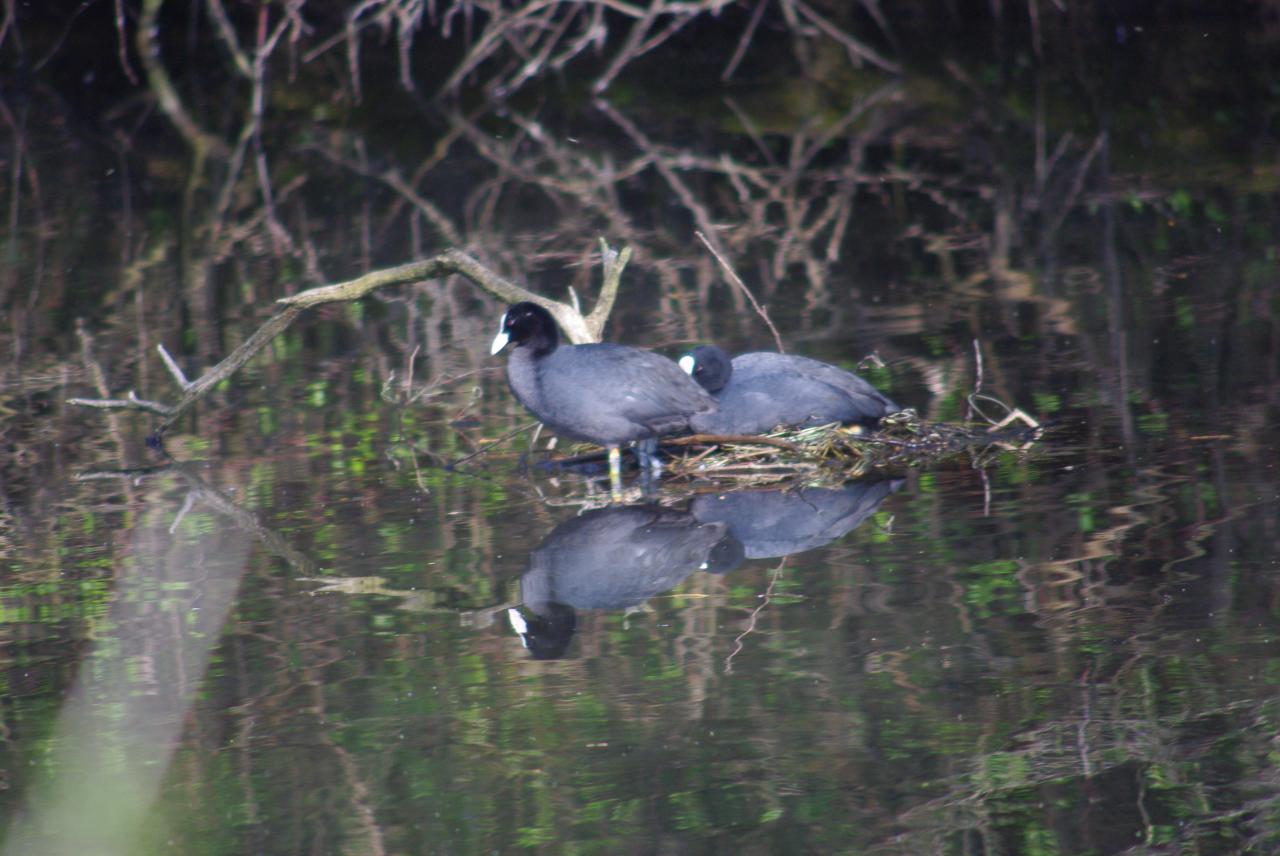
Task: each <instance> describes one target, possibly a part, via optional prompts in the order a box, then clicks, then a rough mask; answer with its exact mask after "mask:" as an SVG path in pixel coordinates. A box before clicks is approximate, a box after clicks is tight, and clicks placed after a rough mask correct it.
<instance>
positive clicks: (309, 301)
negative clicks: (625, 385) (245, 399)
mask: <svg viewBox="0 0 1280 856" xmlns="http://www.w3.org/2000/svg"><path fill="white" fill-rule="evenodd" d="M600 249H601V258H602V261H603V264H604V284H603V286H602V287H601V290H600V296H599V298H598V299H597V301H596V306H595V309H594V310H593V311H592V312H591V313H590V315H587V316H584V315H583V314H582V313H581V312H580V311H579V310H578V309H577V308H576V307H575V306H572V305H570V304H568V303H562V302H560V301H557V300H551V299H550V298H546V297H543V296H541V295H538V294H534V293H533V292H531V291H529V290H527V289H525V288H522V287H521V286H518V285H516V284H515V283H513V282H511V281H510V280H507V279H505V278H503V277H502V276H500V275H498V274H497V273H495V272H494V271H492V270H490V269H489V268H488V267H486V266H485V265H483V264H481V263H480V262H479V261H477V260H476V259H475V258H473V257H471V256H470V255H468V254H466V253H464V252H463V251H461V250H447V251H445V252H443V253H441V254H440V255H438V256H434V257H432V258H429V259H425V260H423V261H419V262H412V263H410V264H406V265H400V266H399V267H394V268H386V269H383V270H376V271H371V272H370V273H367V274H365V275H364V276H361V277H357V278H356V279H353V280H348V281H346V282H339V283H334V284H332V285H324V286H319V287H317V288H311V289H308V290H306V291H303V292H300V293H299V294H295V295H293V296H292V297H286V298H283V299H281V300H279V301H277V302H278V303H279V304H281V306H282V307H283V308H281V309H280V310H279V311H278V312H276V314H275V315H272V316H271V317H270V318H268V319H267V320H266V321H265V322H263V324H262V326H261V327H259V328H258V329H257V330H256V331H254V333H253V335H252V336H250V337H249V338H248V339H246V340H245V341H244V342H243V343H242V344H241V345H240V346H239V347H238V348H236V349H235V350H234V351H232V352H231V354H230V355H229V356H227V357H226V358H225V359H224V360H222V361H221V362H220V363H218V364H217V365H215V366H213V367H212V368H211V369H209V370H208V371H206V372H205V373H204V374H202V375H201V376H200V377H199V378H197V379H196V380H194V381H189V380H188V379H187V377H186V375H184V374H183V372H182V370H181V369H180V368H179V367H178V365H177V363H176V362H175V361H174V360H173V358H172V357H170V356H169V354H168V352H167V351H165V350H164V346H163V345H161V346H158V347H159V351H160V356H161V359H162V360H163V361H164V363H165V366H166V367H167V368H168V369H169V373H170V375H171V376H172V378H173V380H174V382H175V383H176V384H177V385H178V387H179V389H181V390H182V397H181V398H180V399H179V400H178V402H177V403H176V404H173V405H169V404H165V403H163V402H157V401H148V400H145V399H141V398H139V397H138V396H137V395H136V394H135V393H134V392H133V391H132V390H130V392H129V393H128V396H127V397H126V398H106V397H105V393H104V392H103V390H101V389H100V390H99V392H100V394H104V397H103V398H72V399H68V401H67V403H68V404H73V405H77V406H80V407H92V408H97V409H100V410H139V411H143V412H146V413H152V414H156V415H158V416H161V417H163V419H162V420H161V422H160V424H159V426H158V427H157V428H156V433H155V436H156V437H157V438H158V437H160V436H162V435H163V434H164V432H165V431H167V430H168V429H169V428H170V426H172V425H173V424H174V423H175V422H176V421H177V420H178V419H180V418H181V417H182V416H183V415H184V414H185V413H186V412H187V411H188V410H190V409H191V408H192V407H193V406H194V405H195V404H196V402H198V401H199V400H200V399H202V398H204V397H205V396H206V395H208V393H209V391H210V390H212V389H213V388H214V387H215V386H217V385H218V384H219V383H221V382H222V381H224V380H226V379H227V378H228V377H230V376H231V375H233V374H235V373H236V372H237V371H239V370H240V368H241V367H242V366H244V364H245V363H247V362H248V361H249V360H250V359H252V358H253V357H254V356H255V355H256V354H257V353H258V352H259V351H261V350H262V349H263V348H265V347H266V346H267V344H268V343H269V342H271V340H272V339H274V338H275V337H276V336H278V335H280V334H281V333H282V332H284V330H285V329H287V328H288V327H289V325H290V324H292V323H293V321H294V319H296V318H297V317H298V316H299V315H301V314H302V312H303V311H304V310H305V309H309V308H311V307H314V306H323V305H324V304H326V303H349V302H352V301H355V300H359V299H361V298H362V297H365V296H366V295H368V294H371V293H372V292H373V291H375V290H377V289H379V288H385V287H387V286H391V285H404V284H407V283H411V282H419V281H421V280H424V279H438V278H441V277H446V276H450V275H452V274H461V275H462V276H465V277H466V278H467V279H469V280H471V281H472V282H473V283H475V284H476V285H477V286H479V287H480V288H481V289H482V290H484V291H486V292H488V293H489V294H492V295H493V296H495V297H497V298H498V299H499V300H502V301H505V302H507V303H517V302H519V301H522V300H528V301H532V302H534V303H537V304H539V305H540V306H543V307H545V308H546V309H547V310H548V311H549V312H551V314H552V315H553V316H554V317H555V319H556V321H557V322H558V323H559V324H560V327H561V328H562V329H563V330H564V331H565V334H566V336H567V337H568V338H569V339H570V340H571V341H572V342H574V343H576V344H580V343H584V342H598V341H599V340H600V333H601V331H602V330H603V328H604V323H605V321H606V320H607V318H608V315H609V311H610V309H612V307H613V303H614V299H615V298H616V297H617V292H618V285H619V282H620V280H621V277H622V271H623V269H624V268H625V267H626V265H627V262H628V260H630V258H631V249H630V247H624V248H623V249H622V250H621V251H615V250H613V249H612V248H611V247H610V246H609V245H608V244H607V243H606V242H605V241H604V239H601V241H600Z"/></svg>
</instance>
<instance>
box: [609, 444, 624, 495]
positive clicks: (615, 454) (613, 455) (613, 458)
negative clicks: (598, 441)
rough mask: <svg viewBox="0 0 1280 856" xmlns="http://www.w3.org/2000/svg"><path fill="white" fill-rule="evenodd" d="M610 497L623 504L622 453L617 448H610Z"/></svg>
mask: <svg viewBox="0 0 1280 856" xmlns="http://www.w3.org/2000/svg"><path fill="white" fill-rule="evenodd" d="M609 495H610V497H611V498H612V499H613V501H614V502H615V503H618V504H619V505H621V504H622V453H621V452H619V451H618V447H617V446H610V447H609Z"/></svg>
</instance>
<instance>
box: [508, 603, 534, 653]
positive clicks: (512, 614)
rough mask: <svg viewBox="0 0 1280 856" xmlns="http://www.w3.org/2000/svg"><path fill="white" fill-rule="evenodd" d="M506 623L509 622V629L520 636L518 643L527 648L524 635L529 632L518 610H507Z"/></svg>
mask: <svg viewBox="0 0 1280 856" xmlns="http://www.w3.org/2000/svg"><path fill="white" fill-rule="evenodd" d="M507 621H509V622H511V629H512V630H514V631H515V632H516V633H518V634H519V635H520V641H521V643H522V644H523V645H524V647H526V648H528V647H529V641H528V639H526V638H525V635H526V634H527V633H528V632H529V624H528V622H526V621H525V620H524V616H523V615H521V614H520V610H518V609H508V610H507Z"/></svg>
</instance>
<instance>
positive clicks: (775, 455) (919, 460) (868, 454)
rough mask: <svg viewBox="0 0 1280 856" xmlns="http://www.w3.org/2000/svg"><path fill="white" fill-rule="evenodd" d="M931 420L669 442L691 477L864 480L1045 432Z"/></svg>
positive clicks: (903, 415)
mask: <svg viewBox="0 0 1280 856" xmlns="http://www.w3.org/2000/svg"><path fill="white" fill-rule="evenodd" d="M1033 422H1034V421H1033V420H1030V419H1029V418H1026V423H1027V424H1025V425H1019V426H1016V427H1013V428H1009V427H1006V426H1005V425H1004V424H1000V425H995V426H991V425H959V424H952V423H945V422H925V421H924V420H922V419H921V418H920V417H919V416H918V415H916V412H915V411H914V410H904V411H902V412H900V413H895V414H892V415H890V416H886V417H885V418H884V419H882V420H881V421H880V424H879V426H878V427H877V428H876V430H874V431H862V430H859V429H857V428H849V427H845V426H842V425H840V424H838V423H837V424H832V425H819V426H814V427H811V428H800V429H792V430H786V431H777V432H774V433H772V434H767V435H763V436H760V437H754V436H725V435H709V434H696V435H693V436H690V437H679V438H675V439H669V440H667V441H665V442H664V443H663V447H664V448H665V449H666V450H667V451H668V452H671V453H672V455H673V457H672V460H671V461H670V462H669V463H668V468H669V470H670V471H671V472H672V473H674V474H677V475H684V476H691V477H732V478H744V477H745V478H754V479H768V478H789V477H794V476H797V475H808V474H812V475H818V474H819V473H825V474H831V473H833V472H834V473H838V474H840V475H841V476H842V477H845V478H856V477H858V476H862V475H865V474H867V473H870V472H872V471H884V472H900V471H903V470H906V469H909V468H913V467H920V466H924V465H929V464H937V463H939V462H941V461H943V460H945V459H948V458H952V457H955V456H958V455H964V456H965V457H966V459H967V460H970V461H971V460H972V458H973V456H974V455H975V454H976V455H979V456H983V455H985V454H990V453H994V452H999V451H1003V450H1020V449H1025V448H1027V447H1029V446H1030V445H1031V444H1032V443H1034V442H1035V440H1036V439H1038V437H1039V434H1040V427H1039V425H1038V424H1033Z"/></svg>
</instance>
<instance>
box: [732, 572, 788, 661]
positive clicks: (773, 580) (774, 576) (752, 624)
mask: <svg viewBox="0 0 1280 856" xmlns="http://www.w3.org/2000/svg"><path fill="white" fill-rule="evenodd" d="M786 565H787V559H786V557H785V556H784V557H783V559H782V561H781V562H779V563H778V567H776V568H774V569H773V571H772V572H771V573H770V574H769V587H768V588H767V589H765V591H764V594H763V595H762V598H763V599H762V600H761V601H760V605H759V606H757V607H756V608H755V609H753V610H751V619H750V621H749V622H748V623H747V629H746V630H743V631H742V632H741V633H739V634H738V638H737V639H734V640H733V644H734V649H733V651H732V652H731V653H730V654H729V656H728V657H725V659H724V673H725V674H726V675H732V674H733V658H734V657H736V656H738V653H739V652H740V651H741V650H742V648H743V643H742V640H743V639H746V638H747V637H748V636H750V635H751V634H752V633H754V632H755V629H756V620H757V619H758V618H759V617H760V613H761V611H762V610H763V609H764V608H765V607H766V606H768V605H769V601H770V600H771V599H772V598H773V588H774V586H775V585H777V583H778V578H779V577H780V576H782V569H783V568H785V567H786Z"/></svg>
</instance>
